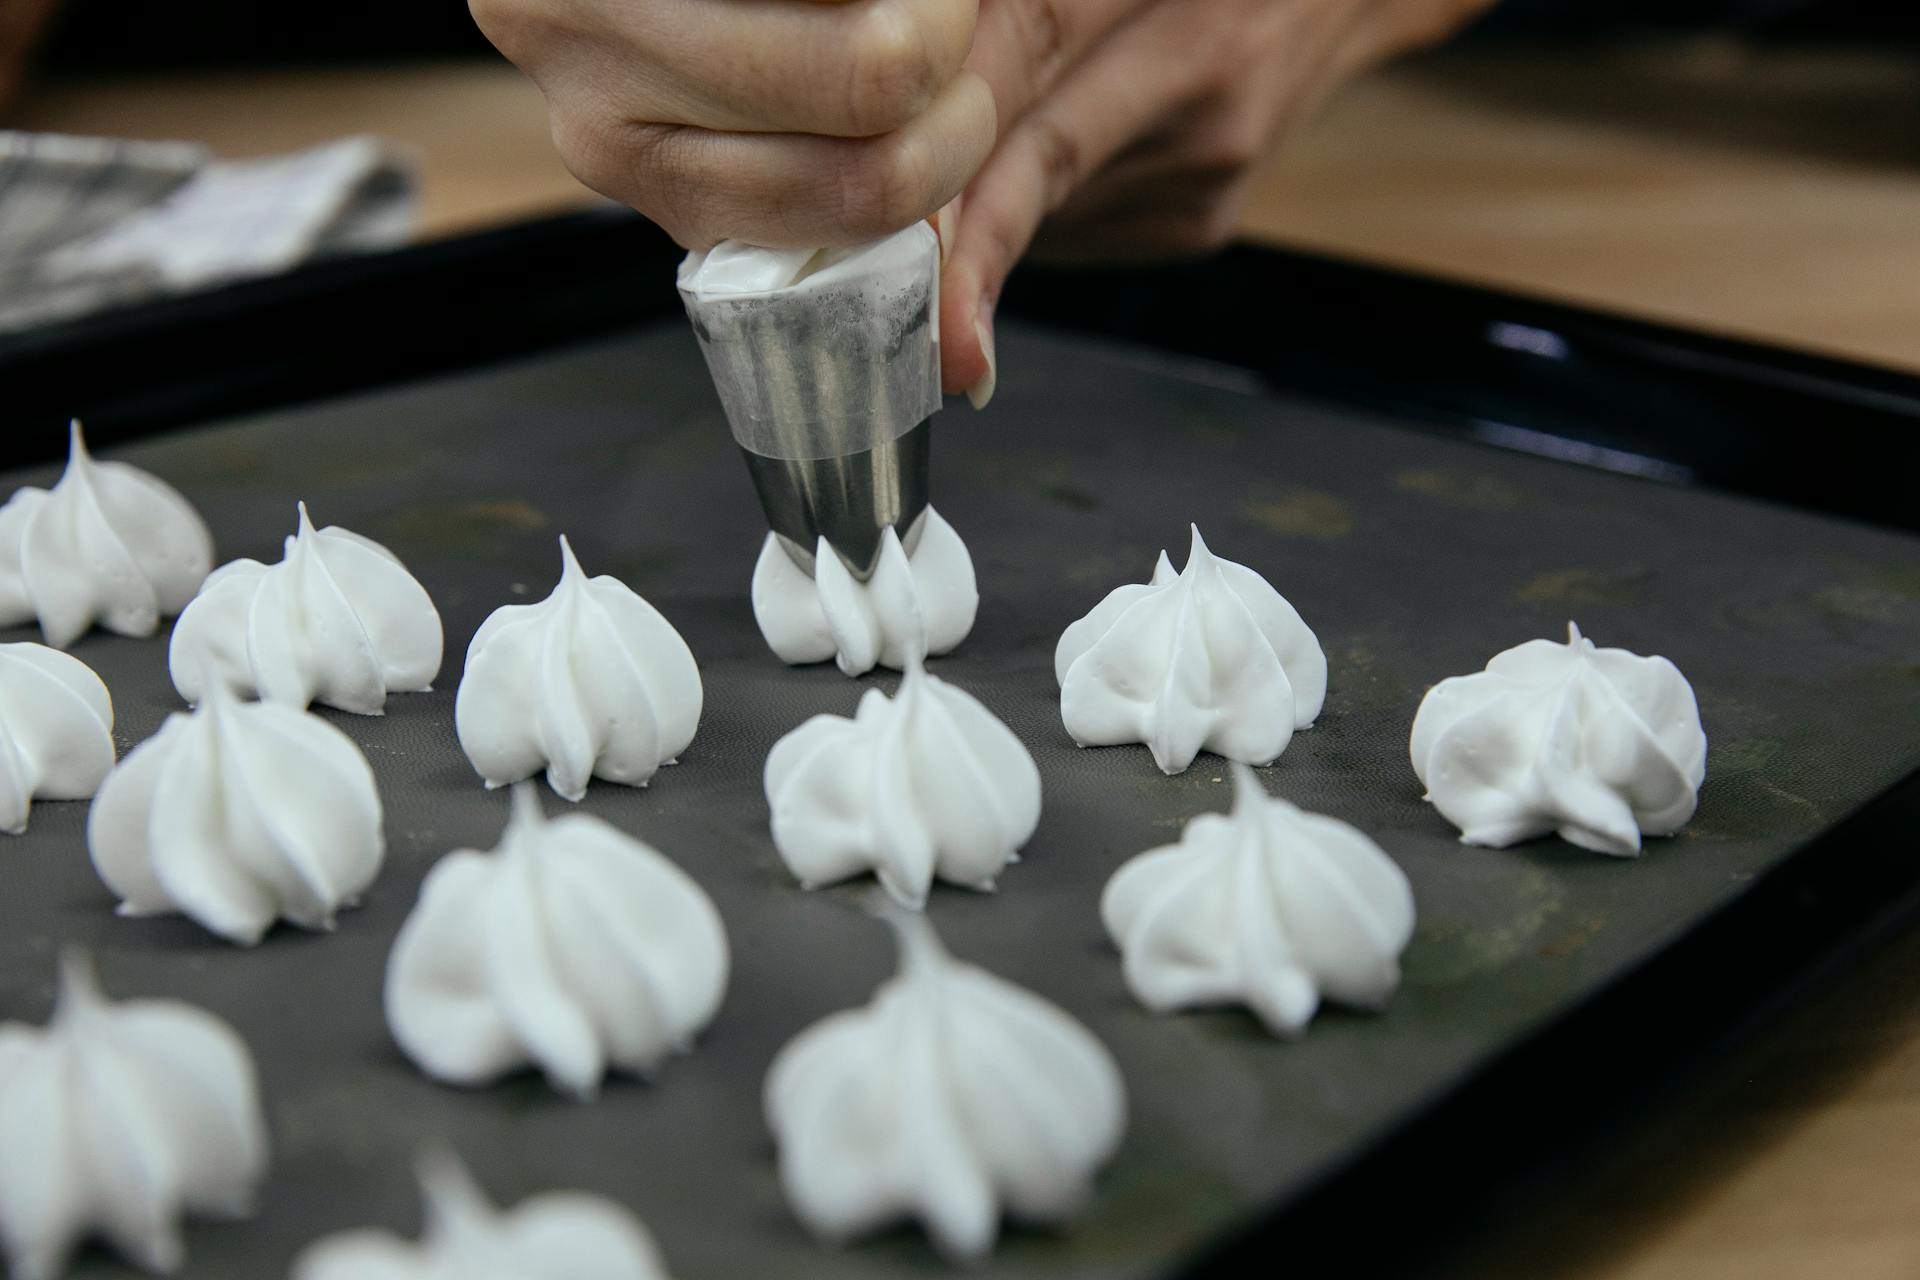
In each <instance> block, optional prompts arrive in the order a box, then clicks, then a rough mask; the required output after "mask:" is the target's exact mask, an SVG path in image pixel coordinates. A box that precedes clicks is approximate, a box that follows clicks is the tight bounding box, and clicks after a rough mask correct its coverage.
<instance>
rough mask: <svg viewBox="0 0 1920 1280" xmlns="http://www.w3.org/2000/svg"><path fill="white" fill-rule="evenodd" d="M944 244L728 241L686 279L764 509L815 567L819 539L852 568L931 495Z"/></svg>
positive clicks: (910, 533)
mask: <svg viewBox="0 0 1920 1280" xmlns="http://www.w3.org/2000/svg"><path fill="white" fill-rule="evenodd" d="M939 267H940V252H939V243H938V241H937V240H935V239H934V236H933V233H932V231H931V229H929V228H927V227H926V226H924V225H919V226H915V227H911V228H908V229H907V230H906V231H903V232H899V233H897V234H896V235H893V236H889V237H887V238H886V239H885V240H880V241H876V242H874V243H873V244H871V245H866V246H862V247H860V248H857V249H853V250H837V251H825V250H823V251H821V252H820V253H818V254H813V255H810V256H809V255H805V254H797V255H796V254H794V253H791V252H781V251H774V250H761V249H752V248H750V247H748V246H734V245H731V244H728V245H721V246H719V247H717V248H715V249H713V250H711V251H709V252H708V253H707V254H693V255H689V257H688V259H687V262H686V264H685V265H683V266H682V268H681V273H680V292H681V296H682V298H683V299H684V300H685V302H686V306H687V315H688V316H689V318H690V319H691V320H692V321H693V330H694V334H695V336H697V337H698V338H699V340H700V348H701V351H702V353H703V354H704V355H705V357H706V361H707V368H708V370H709V371H710V372H711V373H712V374H713V381H714V387H715V389H716V390H718V392H719V393H720V402H721V405H722V407H723V408H724V409H725V410H726V414H727V422H728V424H729V426H730V427H731V428H732V430H733V436H734V439H735V440H736V441H737V442H738V443H739V445H740V450H741V453H742V454H743V455H744V456H745V458H746V460H747V471H748V474H749V475H750V476H751V477H752V479H753V485H754V489H755V490H756V492H758V494H759V496H760V503H761V506H762V507H764V508H765V509H766V514H767V522H768V524H769V525H770V526H771V527H772V529H773V531H774V533H775V534H777V535H779V537H780V540H781V542H782V544H783V545H784V546H785V547H786V548H787V550H788V552H789V553H790V554H791V555H792V556H793V558H794V559H795V560H796V561H797V562H798V563H800V564H801V565H802V566H803V567H805V568H806V569H807V570H808V571H809V572H811V571H812V569H813V562H814V552H815V548H816V547H817V546H818V545H819V540H820V539H822V538H824V539H826V542H827V544H828V545H829V546H831V547H832V548H833V549H834V551H835V552H836V553H838V555H839V556H840V558H841V560H842V561H844V562H845V564H846V565H847V568H848V569H849V570H850V571H852V572H853V573H854V574H855V575H856V576H857V577H859V578H862V579H865V578H867V577H868V576H869V575H871V573H872V572H873V569H874V565H875V563H876V560H877V557H878V555H879V550H880V545H881V540H882V538H883V536H884V534H885V532H886V530H887V528H888V527H889V526H891V527H893V528H895V529H897V530H898V531H899V533H900V536H901V538H902V540H903V541H904V542H911V541H912V540H913V538H914V537H915V536H916V535H917V533H918V524H919V518H920V515H921V513H922V512H923V511H925V510H926V507H927V501H928V478H929V466H928V461H929V452H930V440H931V436H932V430H933V428H932V425H931V423H930V422H929V419H930V418H931V417H932V415H933V413H934V411H935V410H936V409H938V408H939V407H940V344H939V339H938V336H937V334H938V327H939V296H940V295H939Z"/></svg>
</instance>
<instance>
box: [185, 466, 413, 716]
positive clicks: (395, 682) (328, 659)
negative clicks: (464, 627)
mask: <svg viewBox="0 0 1920 1280" xmlns="http://www.w3.org/2000/svg"><path fill="white" fill-rule="evenodd" d="M441 644H442V637H441V631H440V614H439V613H438V612H437V611H436V610H435V609H434V607H433V601H432V599H431V598H429V597H428V595H427V591H426V588H425V587H422V586H421V585H420V583H419V582H418V581H416V580H415V578H414V576H413V575H412V574H411V573H408V572H407V568H406V566H405V565H403V564H401V563H400V560H399V557H397V556H395V555H394V554H393V552H391V551H389V550H387V549H386V548H385V547H383V546H381V545H380V544H379V543H377V542H375V541H374V540H373V539H371V538H363V537H361V536H360V535H359V534H357V533H354V532H352V531H351V530H348V529H342V528H340V527H339V526H337V525H329V526H327V527H326V528H324V529H315V528H314V527H313V521H312V520H311V519H310V518H309V517H308V515H307V504H306V503H304V502H303V503H300V504H299V522H298V525H297V527H296V529H295V531H294V533H293V534H292V536H290V537H289V538H288V539H287V540H286V548H285V552H284V554H283V556H282V558H281V560H280V563H278V564H272V565H267V564H261V563H260V562H259V561H258V560H233V561H229V562H228V563H226V564H223V565H221V566H220V567H219V568H218V569H216V570H214V572H213V574H212V575H211V576H210V577H208V579H207V581H206V585H205V586H203V587H202V588H201V589H200V594H199V595H197V596H195V597H194V599H193V603H191V604H189V605H188V606H187V607H186V609H185V611H184V612H182V613H181V615H180V620H179V621H178V622H176V623H175V624H174V627H173V640H172V643H171V644H170V645H169V647H168V650H167V665H168V667H169V669H170V670H171V672H172V675H173V687H174V688H175V689H177V690H179V691H180V696H181V697H183V698H185V699H186V700H187V701H188V702H190V703H197V702H199V701H200V699H201V697H202V696H204V693H205V689H206V682H207V680H209V679H215V680H219V681H220V682H222V683H224V684H225V685H226V686H227V687H228V688H230V689H232V690H234V691H235V692H236V693H239V694H241V695H242V696H246V697H258V698H260V699H261V700H263V701H266V702H282V703H286V704H288V705H290V706H296V707H305V706H309V705H311V704H312V703H315V702H319V703H323V704H325V705H326V706H329V707H338V708H339V709H340V710H342V711H351V712H354V713H356V714H358V715H379V714H380V712H381V710H382V708H384V707H385V706H386V701H387V695H388V694H389V693H424V692H426V691H427V690H428V689H429V688H431V686H432V684H433V678H434V676H436V675H438V674H439V671H440V653H441Z"/></svg>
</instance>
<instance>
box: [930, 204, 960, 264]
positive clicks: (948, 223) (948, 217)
mask: <svg viewBox="0 0 1920 1280" xmlns="http://www.w3.org/2000/svg"><path fill="white" fill-rule="evenodd" d="M933 233H934V235H936V236H938V237H939V238H940V265H941V266H943V267H944V266H946V265H947V259H948V258H951V257H952V256H953V240H954V237H955V236H957V235H959V234H960V197H959V196H955V197H954V198H953V199H951V200H949V201H947V203H946V204H945V205H943V206H942V207H940V208H939V209H936V210H934V214H933Z"/></svg>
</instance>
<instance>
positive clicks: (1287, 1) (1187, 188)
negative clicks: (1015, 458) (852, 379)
mask: <svg viewBox="0 0 1920 1280" xmlns="http://www.w3.org/2000/svg"><path fill="white" fill-rule="evenodd" d="M980 3H981V10H980V17H979V22H978V30H977V31H976V33H975V36H974V44H973V49H972V52H971V54H970V55H969V57H968V59H967V61H966V64H965V66H966V68H967V69H968V70H971V71H974V72H977V73H978V74H979V75H981V76H982V77H983V78H984V79H985V80H986V81H987V83H988V84H990V85H991V86H992V87H993V91H994V99H995V102H996V103H997V104H998V109H999V119H1000V121H1001V128H1000V136H999V139H998V141H997V143H996V145H995V147H994V150H993V154H992V156H991V157H990V158H989V159H988V161H987V163H986V166H985V168H984V169H983V170H982V171H981V172H980V174H979V175H978V176H977V177H976V178H975V179H974V180H973V181H972V183H970V184H969V185H968V187H967V189H966V191H965V193H964V194H963V195H962V197H961V199H960V202H959V211H958V215H957V216H954V217H949V218H943V222H945V223H947V230H949V232H950V233H951V236H952V242H953V243H952V247H951V250H950V257H949V259H948V263H947V266H946V271H945V275H944V277H943V280H942V294H941V353H942V357H943V360H944V363H945V366H946V367H945V376H946V381H947V384H948V389H949V390H956V389H959V388H963V387H964V388H969V389H970V390H969V394H970V395H971V396H972V397H973V399H974V402H975V403H976V404H980V403H983V402H984V400H985V399H986V397H987V396H990V395H991V394H992V383H993V376H994V369H993V336H992V335H993V309H994V306H995V304H996V303H997V302H998V301H999V297H1000V291H1001V288H1002V286H1003V285H1004V284H1005V282H1006V278H1007V274H1008V273H1009V272H1010V271H1011V270H1012V269H1013V267H1014V264H1015V263H1016V262H1018V261H1019V259H1020V258H1021V256H1022V255H1024V254H1025V253H1027V252H1028V250H1029V248H1030V247H1031V248H1033V249H1035V250H1037V251H1041V252H1043V253H1044V254H1045V255H1046V256H1048V257H1051V258H1054V259H1058V260H1080V261H1096V260H1097V261H1111V260H1115V259H1129V258H1131V259H1140V258H1154V257H1169V256H1179V255H1182V254H1192V253H1199V252H1204V251H1206V250H1210V249H1215V248H1218V247H1220V246H1222V245H1224V244H1225V243H1226V242H1227V241H1228V240H1230V239H1231V238H1232V237H1233V235H1234V233H1235V231H1236V229H1237V228H1238V226H1239V222H1240V214H1241V210H1242V206H1243V205H1244V204H1245V201H1246V198H1247V195H1248V192H1249V191H1250V189H1251V187H1252V185H1253V181H1254V179H1255V177H1256V176H1257V171H1258V168H1259V166H1260V164H1261V162H1262V161H1263V160H1264V159H1266V158H1267V157H1268V156H1269V155H1271V154H1272V153H1273V151H1274V150H1275V149H1276V147H1277V146H1278V145H1279V143H1280V141H1281V140H1282V139H1283V138H1284V136H1285V135H1286V134H1287V132H1288V131H1289V130H1290V129H1291V128H1293V127H1295V126H1296V125H1298V124H1299V123H1301V122H1302V121H1303V120H1305V119H1306V118H1307V117H1308V116H1310V115H1311V114H1312V112H1313V111H1314V110H1315V109H1316V108H1317V107H1318V106H1319V105H1320V103H1321V102H1323V101H1324V100H1325V99H1326V97H1327V96H1328V95H1329V94H1331V93H1332V92H1333V91H1334V90H1335V89H1336V88H1338V87H1339V86H1340V85H1341V84H1342V83H1343V82H1345V81H1346V80H1347V79H1349V78H1350V77H1352V76H1353V75H1355V74H1356V73H1358V72H1360V71H1362V70H1364V69H1366V68H1368V67H1370V66H1373V65H1375V64H1377V63H1379V62H1381V61H1384V60H1386V59H1387V58H1389V57H1392V56H1393V55H1395V54H1397V53H1401V52H1404V51H1406V50H1409V49H1412V48H1415V47H1417V46H1419V45H1422V44H1426V43H1430V42H1432V41H1434V40H1438V39H1440V38H1441V37H1443V36H1445V35H1447V34H1449V33H1451V32H1452V31H1453V30H1455V29H1456V28H1457V27H1459V26H1460V25H1461V24H1462V23H1464V22H1465V21H1467V20H1468V19H1469V18H1470V17H1472V16H1473V15H1475V14H1477V13H1478V12H1480V11H1481V10H1482V9H1484V8H1486V7H1487V6H1488V5H1489V4H1490V3H1491V0H980ZM1036 236H1037V237H1038V238H1037V239H1036ZM969 335H970V336H972V337H973V338H974V341H971V342H969V341H967V340H966V336H969Z"/></svg>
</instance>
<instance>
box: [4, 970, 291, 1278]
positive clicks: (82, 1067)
mask: <svg viewBox="0 0 1920 1280" xmlns="http://www.w3.org/2000/svg"><path fill="white" fill-rule="evenodd" d="M266 1170H267V1134H266V1122H265V1118H264V1116H262V1114H261V1110H260V1098H259V1086H258V1083H257V1081H256V1078H255V1075H254V1068H253V1059H252V1056H251V1055H250V1054H249V1053H248V1052H247V1047H246V1045H245V1044H244V1043H242V1041H241V1039H240V1037H239V1036H237V1035H235V1034H234V1032H233V1029H232V1028H231V1027H229V1026H228V1025H227V1024H226V1023H224V1022H222V1021H220V1019H218V1018H216V1017H214V1016H213V1015H212V1014H210V1013H207V1012H205V1011H204V1010H201V1009H197V1008H195V1007H194V1006H192V1005H189V1004H183V1003H180V1002H179V1001H175V1000H128V1001H125V1002H122V1003H118V1004H116V1003H113V1002H111V1001H109V1000H108V999H107V998H106V997H105V996H104V995H102V994H101V992H100V988H99V986H98V984H97V983H96V982H95V980H94V976H93V968H92V966H91V965H90V964H89V963H88V962H87V960H86V958H85V957H84V956H83V955H81V954H79V953H77V952H69V953H68V954H67V955H66V956H65V957H63V960H62V964H61V981H60V997H59V1003H58V1004H57V1005H56V1006H55V1008H54V1013H53V1019H52V1021H50V1022H49V1023H48V1024H47V1025H46V1026H45V1027H44V1028H40V1027H29V1026H25V1025H23V1024H21V1023H17V1022H13V1023H7V1024H5V1025H0V1242H3V1243H4V1244H5V1246H6V1253H7V1257H8V1259H9V1265H10V1267H11V1268H12V1270H11V1272H10V1274H11V1275H12V1276H13V1280H54V1277H56V1276H59V1275H61V1274H62V1273H63V1272H64V1271H65V1269H66V1263H67V1257H68V1255H69V1254H70V1253H71V1252H72V1250H73V1247H74V1246H75V1245H76V1244H78V1243H79V1242H80V1240H81V1239H82V1238H84V1237H86V1236H88V1235H94V1234H97V1235H99V1236H100V1237H102V1238H103V1239H104V1240H105V1241H106V1242H107V1243H108V1244H110V1245H112V1246H113V1248H114V1249H115V1250H116V1251H118V1252H119V1253H120V1254H122V1255H123V1256H125V1257H126V1258H127V1260H128V1261H130V1262H132V1263H134V1264H135V1265H137V1266H140V1267H142V1268H145V1269H146V1270H148V1271H156V1272H173V1271H176V1270H178V1269H179V1267H180V1264H181V1263H182V1262H183V1261H184V1260H185V1258H186V1247H185V1245H184V1244H183V1243H182V1241H181V1238H180V1219H181V1217H182V1216H183V1215H184V1214H189V1213H191V1214H199V1215H205V1216H209V1217H221V1218H243V1217H246V1216H247V1215H248V1214H249V1213H251V1212H252V1208H253V1193H254V1188H255V1187H256V1186H257V1185H258V1184H259V1182H260V1180H261V1179H262V1178H263V1177H264V1176H265V1175H266Z"/></svg>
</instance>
